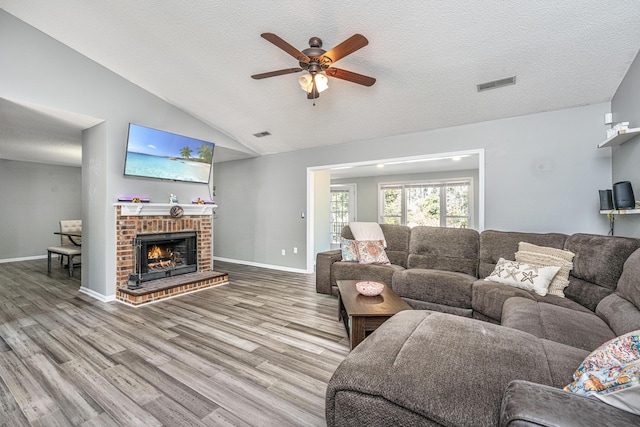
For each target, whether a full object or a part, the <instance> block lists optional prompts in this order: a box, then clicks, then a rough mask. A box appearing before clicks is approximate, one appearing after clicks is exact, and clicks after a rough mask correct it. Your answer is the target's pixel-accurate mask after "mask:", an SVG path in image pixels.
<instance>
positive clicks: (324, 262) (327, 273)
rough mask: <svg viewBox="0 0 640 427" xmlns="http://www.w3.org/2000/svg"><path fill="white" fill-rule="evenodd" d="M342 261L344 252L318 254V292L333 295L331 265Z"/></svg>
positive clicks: (335, 251)
mask: <svg viewBox="0 0 640 427" xmlns="http://www.w3.org/2000/svg"><path fill="white" fill-rule="evenodd" d="M340 260H342V251H341V250H340V249H336V250H333V251H326V252H318V254H317V255H316V292H317V293H319V294H328V295H331V294H332V292H331V264H333V263H334V262H336V261H340Z"/></svg>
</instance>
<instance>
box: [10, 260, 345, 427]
mask: <svg viewBox="0 0 640 427" xmlns="http://www.w3.org/2000/svg"><path fill="white" fill-rule="evenodd" d="M215 268H216V270H218V271H224V272H228V273H229V278H230V281H229V284H228V285H223V286H219V287H216V288H213V289H207V290H204V291H200V292H196V293H193V294H190V295H183V296H180V297H177V298H173V299H170V300H167V301H163V302H159V303H155V304H151V305H147V306H143V307H139V308H133V307H129V306H126V305H124V304H121V303H118V302H112V303H102V302H100V301H98V300H95V299H93V298H91V297H89V296H86V295H84V294H81V293H79V291H78V289H79V288H80V270H76V272H74V275H75V276H74V277H73V278H69V277H68V276H67V273H66V271H65V270H63V269H62V268H58V266H57V265H55V266H54V268H53V271H52V273H51V274H50V275H47V264H46V260H34V261H23V262H16V263H4V264H0V425H2V426H5V425H6V426H12V427H13V426H87V427H88V426H161V425H165V426H251V425H265V426H268V425H273V426H301V425H324V424H325V419H324V397H325V391H326V385H327V382H328V380H329V378H330V377H331V375H332V373H333V371H334V370H335V369H336V367H337V366H338V364H339V363H340V362H341V361H342V359H343V358H344V357H345V356H346V354H347V353H348V342H347V339H346V334H345V331H344V326H343V325H342V324H341V323H340V322H338V321H337V300H336V298H334V297H330V296H328V295H320V294H317V293H316V292H315V282H314V280H315V279H314V276H309V275H304V274H296V273H287V272H281V271H276V270H268V269H262V268H256V267H249V266H244V265H236V264H229V263H220V262H216V264H215Z"/></svg>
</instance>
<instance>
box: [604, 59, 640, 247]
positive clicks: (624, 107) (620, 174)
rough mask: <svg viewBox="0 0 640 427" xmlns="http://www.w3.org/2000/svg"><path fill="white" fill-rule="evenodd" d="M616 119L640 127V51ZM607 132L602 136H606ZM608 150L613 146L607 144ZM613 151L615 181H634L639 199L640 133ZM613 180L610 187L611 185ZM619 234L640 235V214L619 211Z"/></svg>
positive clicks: (617, 100)
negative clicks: (625, 213)
mask: <svg viewBox="0 0 640 427" xmlns="http://www.w3.org/2000/svg"><path fill="white" fill-rule="evenodd" d="M611 112H612V113H613V123H614V124H615V123H618V122H629V126H630V127H632V128H637V127H640V54H639V55H638V56H636V59H635V60H634V61H633V64H632V65H631V68H629V71H628V72H627V75H626V76H625V78H624V80H622V83H621V84H620V87H619V88H618V90H617V91H616V94H615V96H614V97H613V99H612V101H611ZM604 139H605V136H604V135H603V136H602V140H604ZM604 150H609V149H608V148H605V149H604ZM610 150H611V151H612V153H613V160H612V173H613V181H612V182H619V181H631V185H632V187H633V193H634V195H635V196H636V200H640V136H636V137H635V138H633V139H631V140H629V141H627V142H625V143H624V144H622V145H620V146H618V147H613V148H611V149H610ZM611 187H612V186H611V184H610V185H609V186H608V187H606V188H611ZM615 234H616V236H630V237H640V215H619V216H618V217H617V221H616V223H615Z"/></svg>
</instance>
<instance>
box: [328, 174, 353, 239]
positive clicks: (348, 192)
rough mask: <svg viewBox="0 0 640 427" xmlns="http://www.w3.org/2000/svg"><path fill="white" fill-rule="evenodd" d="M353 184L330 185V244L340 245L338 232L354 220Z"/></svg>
mask: <svg viewBox="0 0 640 427" xmlns="http://www.w3.org/2000/svg"><path fill="white" fill-rule="evenodd" d="M355 192H356V185H355V184H334V185H332V186H331V245H332V247H334V246H336V245H337V246H338V247H340V234H341V233H342V229H343V228H344V226H346V225H349V222H350V221H355V219H356V218H355V217H356V215H355V200H356V199H355Z"/></svg>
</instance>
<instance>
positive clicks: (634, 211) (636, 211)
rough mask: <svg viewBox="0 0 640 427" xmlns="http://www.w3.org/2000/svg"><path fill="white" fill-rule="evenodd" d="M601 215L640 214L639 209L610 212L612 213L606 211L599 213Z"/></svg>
mask: <svg viewBox="0 0 640 427" xmlns="http://www.w3.org/2000/svg"><path fill="white" fill-rule="evenodd" d="M600 213H601V214H603V215H609V214H611V215H633V214H640V209H620V210H612V211H608V210H603V211H600Z"/></svg>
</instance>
